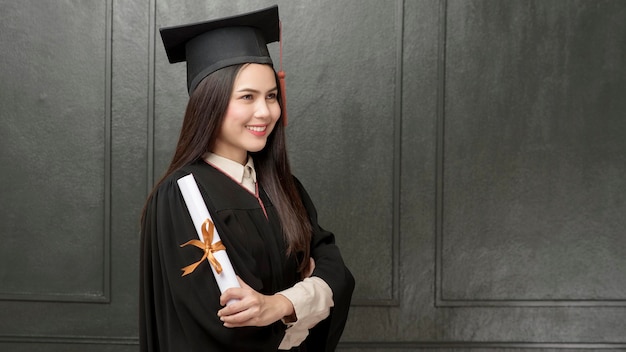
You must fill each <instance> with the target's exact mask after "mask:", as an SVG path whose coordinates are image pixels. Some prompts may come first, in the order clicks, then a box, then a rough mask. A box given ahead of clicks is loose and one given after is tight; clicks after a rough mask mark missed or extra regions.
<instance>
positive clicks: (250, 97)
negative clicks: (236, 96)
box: [241, 94, 253, 100]
mask: <svg viewBox="0 0 626 352" xmlns="http://www.w3.org/2000/svg"><path fill="white" fill-rule="evenodd" d="M241 99H243V100H252V99H253V97H252V94H246V95H243V96H242V97H241Z"/></svg>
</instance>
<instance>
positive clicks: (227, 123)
mask: <svg viewBox="0 0 626 352" xmlns="http://www.w3.org/2000/svg"><path fill="white" fill-rule="evenodd" d="M277 96H278V87H277V86H276V78H275V76H274V70H273V69H272V68H271V67H270V66H268V65H260V64H248V65H245V66H243V67H242V68H241V70H240V71H239V73H238V74H237V77H236V78H235V83H234V85H233V91H232V94H231V96H230V102H229V103H228V109H227V110H226V115H225V116H224V120H223V122H222V126H221V129H220V133H219V135H218V137H217V139H216V141H215V147H214V148H213V151H212V152H213V153H215V154H217V155H220V156H223V157H225V158H228V159H231V160H234V161H237V162H239V163H241V164H245V163H246V161H247V159H248V152H258V151H260V150H262V149H263V148H264V147H265V144H266V143H267V137H268V136H269V135H270V133H272V130H273V129H274V126H275V125H276V121H278V118H279V117H280V105H279V103H278V99H277Z"/></svg>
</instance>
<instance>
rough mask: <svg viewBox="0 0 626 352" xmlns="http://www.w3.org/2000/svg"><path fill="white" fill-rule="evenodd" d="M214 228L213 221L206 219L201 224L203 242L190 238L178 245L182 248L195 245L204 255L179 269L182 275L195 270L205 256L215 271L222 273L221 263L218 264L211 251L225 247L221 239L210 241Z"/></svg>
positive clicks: (224, 248)
mask: <svg viewBox="0 0 626 352" xmlns="http://www.w3.org/2000/svg"><path fill="white" fill-rule="evenodd" d="M214 228H215V225H214V224H213V221H211V219H206V220H205V221H204V223H203V224H202V238H204V243H203V242H202V241H200V240H191V241H189V242H187V243H185V244H181V245H180V246H181V248H182V247H185V246H186V245H189V244H190V245H192V246H195V247H198V248H200V249H202V250H204V255H203V256H202V258H201V259H200V260H198V261H197V262H195V263H193V264H191V265H188V266H186V267H184V268H182V269H181V270H182V271H183V275H182V276H185V275H188V274H191V273H192V272H193V271H194V270H196V268H197V267H198V265H200V263H202V261H203V260H204V259H205V258H206V259H207V260H208V261H209V263H211V265H213V267H214V268H215V271H216V272H217V273H218V274H220V273H222V265H221V264H220V262H218V261H217V259H216V258H215V256H214V255H213V253H214V252H217V251H222V250H226V247H224V244H222V241H217V242H215V243H212V242H213V231H214Z"/></svg>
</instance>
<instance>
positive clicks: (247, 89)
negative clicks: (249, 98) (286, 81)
mask: <svg viewBox="0 0 626 352" xmlns="http://www.w3.org/2000/svg"><path fill="white" fill-rule="evenodd" d="M275 90H278V87H276V86H275V87H274V88H271V89H268V90H267V92H268V93H269V92H273V91H275ZM236 92H238V93H242V92H250V93H261V91H260V90H258V89H254V88H246V87H243V88H240V89H237V90H236Z"/></svg>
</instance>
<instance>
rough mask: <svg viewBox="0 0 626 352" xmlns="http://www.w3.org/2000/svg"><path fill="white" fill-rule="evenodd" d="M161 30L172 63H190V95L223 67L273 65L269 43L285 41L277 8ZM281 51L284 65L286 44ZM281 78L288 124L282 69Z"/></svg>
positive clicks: (188, 71)
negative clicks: (206, 78) (255, 64)
mask: <svg viewBox="0 0 626 352" xmlns="http://www.w3.org/2000/svg"><path fill="white" fill-rule="evenodd" d="M159 31H160V32H161V39H163V45H164V46H165V52H166V53H167V58H168V60H169V62H170V63H172V64H173V63H177V62H183V61H186V62H187V89H188V91H189V94H190V95H191V93H192V92H193V91H194V90H195V89H196V87H197V86H198V83H200V81H202V79H203V78H205V77H206V76H208V75H209V74H211V73H212V72H215V71H217V70H219V69H221V68H224V67H227V66H231V65H237V64H243V63H258V64H270V65H272V64H273V62H272V58H271V57H270V54H269V51H268V49H267V44H268V43H272V42H276V41H280V39H281V28H280V20H279V17H278V6H276V5H274V6H272V7H269V8H266V9H263V10H258V11H254V12H249V13H246V14H242V15H237V16H231V17H225V18H220V19H216V20H211V21H206V22H198V23H191V24H186V25H181V26H173V27H166V28H161V29H160V30H159ZM281 44H282V42H281ZM280 52H281V53H280V55H281V66H282V45H281V50H280ZM278 76H279V78H280V85H281V92H282V98H283V118H284V119H283V123H286V120H287V119H286V110H285V109H284V108H285V107H284V101H285V85H284V77H285V74H284V72H283V71H282V67H281V71H280V72H279V73H278Z"/></svg>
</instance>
